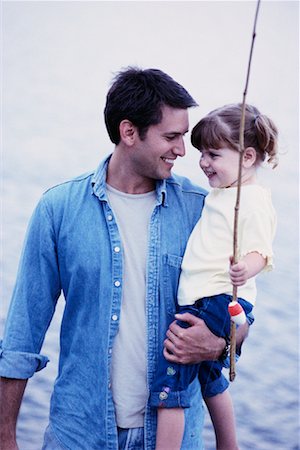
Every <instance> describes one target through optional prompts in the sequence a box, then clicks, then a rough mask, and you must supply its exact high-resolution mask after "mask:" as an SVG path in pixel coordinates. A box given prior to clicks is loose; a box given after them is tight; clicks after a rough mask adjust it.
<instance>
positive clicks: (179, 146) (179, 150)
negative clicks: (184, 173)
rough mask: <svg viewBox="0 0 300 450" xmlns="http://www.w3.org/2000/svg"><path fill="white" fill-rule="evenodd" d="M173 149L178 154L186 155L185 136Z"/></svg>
mask: <svg viewBox="0 0 300 450" xmlns="http://www.w3.org/2000/svg"><path fill="white" fill-rule="evenodd" d="M173 151H174V153H175V154H176V155H177V156H184V155H185V143H184V140H183V138H181V139H180V140H179V142H177V143H176V145H175V147H174V149H173Z"/></svg>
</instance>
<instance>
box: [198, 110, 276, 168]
mask: <svg viewBox="0 0 300 450" xmlns="http://www.w3.org/2000/svg"><path fill="white" fill-rule="evenodd" d="M241 114H242V105H241V104H231V105H225V106H222V107H221V108H218V109H215V110H214V111H211V112H210V113H209V114H208V115H207V116H205V117H204V118H203V119H201V120H200V122H198V123H197V125H195V127H194V128H193V130H192V134H191V142H192V145H193V146H194V147H196V148H197V149H198V150H204V149H206V150H207V149H210V148H211V149H218V148H222V147H224V146H229V147H230V148H232V149H234V150H237V151H239V150H240V146H239V133H240V121H241ZM277 141H278V130H277V127H276V125H275V124H274V122H273V121H272V120H271V119H269V117H267V116H265V115H264V114H261V113H260V112H259V110H258V109H257V108H256V107H255V106H252V105H246V110H245V132H244V146H245V148H247V147H253V148H254V149H255V151H256V154H257V157H258V161H259V162H262V161H264V160H265V159H266V157H267V162H268V163H269V164H271V165H272V166H273V168H275V167H276V166H277V162H278V160H277Z"/></svg>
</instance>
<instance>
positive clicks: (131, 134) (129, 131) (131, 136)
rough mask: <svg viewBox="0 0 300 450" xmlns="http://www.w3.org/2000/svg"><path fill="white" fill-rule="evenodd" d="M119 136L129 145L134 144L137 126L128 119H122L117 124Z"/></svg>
mask: <svg viewBox="0 0 300 450" xmlns="http://www.w3.org/2000/svg"><path fill="white" fill-rule="evenodd" d="M119 131H120V138H121V141H123V142H124V143H125V144H126V145H128V146H129V147H130V146H132V145H133V144H134V141H135V138H136V135H137V128H136V127H135V126H134V125H133V123H132V122H130V120H128V119H124V120H122V122H120V125H119Z"/></svg>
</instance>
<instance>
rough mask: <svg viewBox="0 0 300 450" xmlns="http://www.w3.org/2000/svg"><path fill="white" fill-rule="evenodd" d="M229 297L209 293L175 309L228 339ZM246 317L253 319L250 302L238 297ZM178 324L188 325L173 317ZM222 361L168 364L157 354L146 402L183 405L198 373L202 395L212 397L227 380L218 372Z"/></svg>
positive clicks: (164, 405)
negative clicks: (148, 397) (193, 317)
mask: <svg viewBox="0 0 300 450" xmlns="http://www.w3.org/2000/svg"><path fill="white" fill-rule="evenodd" d="M231 300H232V297H231V296H230V295H227V294H219V295H215V296H213V297H205V298H202V299H201V300H198V301H197V302H196V303H195V304H194V305H189V306H181V307H179V310H178V312H179V313H180V314H183V313H185V312H188V313H190V314H193V315H194V316H196V317H199V318H201V319H203V320H204V322H205V323H206V325H207V326H208V328H209V329H210V330H211V331H212V333H214V334H215V335H216V336H219V337H224V338H225V339H226V340H228V339H229V335H230V315H229V313H228V304H229V303H230V302H231ZM238 301H239V303H240V304H241V305H242V307H243V309H244V311H245V314H246V317H247V321H248V323H249V324H251V323H252V322H253V320H254V318H253V315H252V304H251V303H249V302H247V301H246V300H244V299H242V298H239V299H238ZM177 324H178V325H180V326H181V327H182V328H187V327H189V325H188V324H187V323H186V322H183V321H180V320H177ZM223 367H224V365H223V363H221V362H220V361H204V362H202V363H201V364H200V365H199V364H195V365H194V364H185V365H180V364H172V363H170V362H168V361H167V360H166V359H165V358H164V356H163V355H162V354H161V355H160V358H159V363H158V369H157V374H156V378H155V380H154V382H153V385H152V388H151V393H150V405H151V406H153V407H165V408H187V407H189V398H188V396H187V388H188V386H189V384H190V383H191V382H192V381H193V380H194V379H195V378H196V377H198V379H199V381H200V385H201V390H202V395H203V397H212V396H214V395H217V394H220V393H222V392H223V391H225V389H227V387H228V384H229V383H228V380H227V378H226V377H225V376H224V375H223V374H222V369H223Z"/></svg>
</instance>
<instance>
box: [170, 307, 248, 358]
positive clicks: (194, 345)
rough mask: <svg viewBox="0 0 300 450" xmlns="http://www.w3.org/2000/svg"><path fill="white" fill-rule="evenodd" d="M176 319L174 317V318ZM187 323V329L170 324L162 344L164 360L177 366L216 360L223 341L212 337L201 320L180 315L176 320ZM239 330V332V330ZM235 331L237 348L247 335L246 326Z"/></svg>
mask: <svg viewBox="0 0 300 450" xmlns="http://www.w3.org/2000/svg"><path fill="white" fill-rule="evenodd" d="M175 317H176V316H175ZM179 318H180V320H182V321H184V322H188V323H189V324H190V327H189V328H181V327H180V326H179V325H177V324H176V321H174V322H172V323H171V325H170V327H169V329H168V331H167V339H166V340H165V342H164V346H165V348H164V356H165V358H166V359H167V360H168V361H170V362H174V363H178V364H198V363H200V362H202V361H211V360H216V359H218V358H219V357H220V356H221V355H222V353H223V350H224V349H225V346H226V342H225V339H223V338H221V337H217V336H216V335H214V334H213V333H212V332H211V331H210V330H209V328H208V327H207V326H206V324H205V322H204V321H203V320H202V319H199V318H197V317H195V316H193V315H192V314H189V313H185V314H180V316H178V319H179ZM239 329H240V330H239ZM239 329H238V330H237V346H240V345H241V344H242V342H243V340H244V339H245V338H246V336H247V334H248V326H244V327H243V328H242V327H239Z"/></svg>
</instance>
